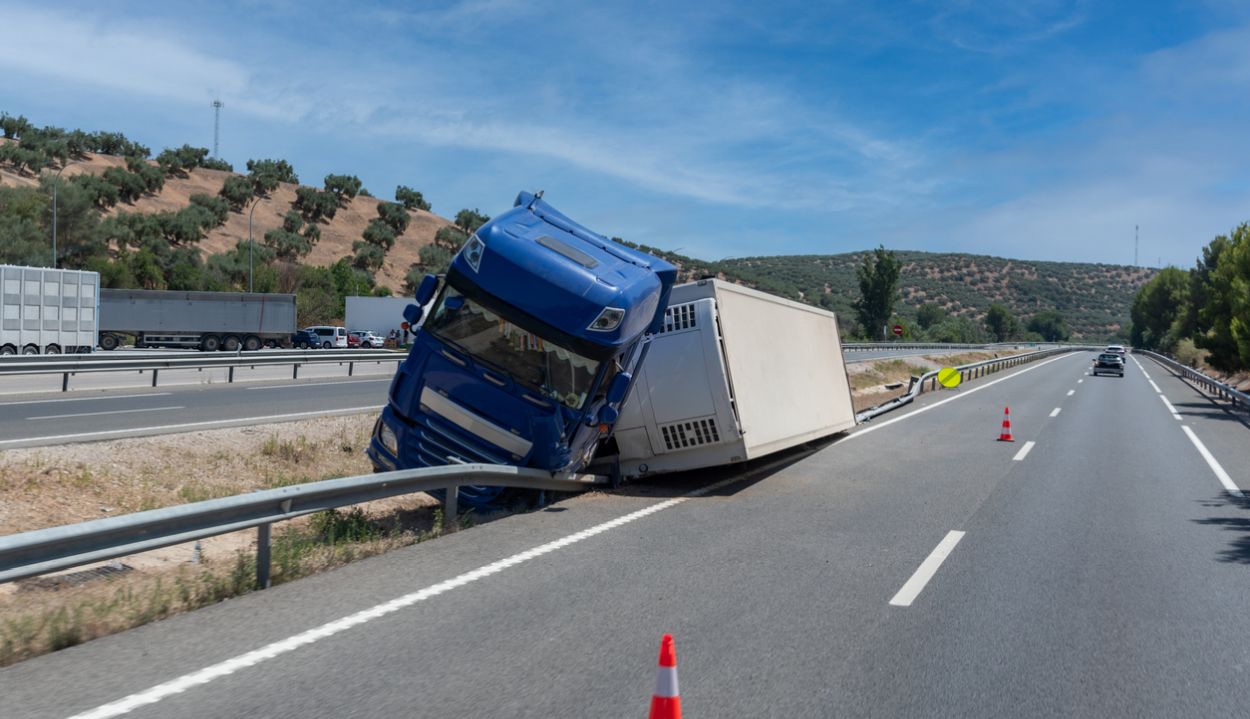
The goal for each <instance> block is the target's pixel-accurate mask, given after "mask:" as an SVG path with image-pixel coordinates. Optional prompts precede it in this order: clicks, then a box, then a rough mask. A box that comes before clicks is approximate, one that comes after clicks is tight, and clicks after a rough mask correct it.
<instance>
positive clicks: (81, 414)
mask: <svg viewBox="0 0 1250 719" xmlns="http://www.w3.org/2000/svg"><path fill="white" fill-rule="evenodd" d="M167 409H186V407H145V408H143V409H114V410H109V411H108V412H75V413H74V414H45V415H40V416H38V417H27V418H26V419H28V420H31V419H67V418H69V417H99V416H100V415H102V414H134V413H135V412H162V411H164V410H167Z"/></svg>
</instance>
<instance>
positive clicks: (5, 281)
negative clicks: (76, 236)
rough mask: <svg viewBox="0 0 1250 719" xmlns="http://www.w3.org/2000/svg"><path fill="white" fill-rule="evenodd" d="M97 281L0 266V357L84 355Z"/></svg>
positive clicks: (90, 339)
mask: <svg viewBox="0 0 1250 719" xmlns="http://www.w3.org/2000/svg"><path fill="white" fill-rule="evenodd" d="M99 287H100V275H99V274H98V273H96V272H82V271H78V270H57V269H51V268H45V267H16V266H13V265H0V355H13V354H25V355H37V354H63V353H64V354H74V353H79V352H90V351H91V350H92V349H93V348H94V347H95V343H96V322H97V319H98V317H97V307H96V305H97V302H98V298H99V293H98V290H99Z"/></svg>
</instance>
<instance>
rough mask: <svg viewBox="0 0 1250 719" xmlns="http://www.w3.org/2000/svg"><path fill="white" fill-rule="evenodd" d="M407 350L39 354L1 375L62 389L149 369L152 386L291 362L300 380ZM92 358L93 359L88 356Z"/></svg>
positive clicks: (6, 366) (14, 362) (15, 360)
mask: <svg viewBox="0 0 1250 719" xmlns="http://www.w3.org/2000/svg"><path fill="white" fill-rule="evenodd" d="M407 356H408V355H407V353H406V352H393V351H391V350H343V351H334V350H305V351H302V352H284V353H280V354H279V353H248V354H243V353H235V354H227V355H210V356H191V357H188V356H179V357H120V358H114V357H108V358H106V359H95V358H94V356H93V355H60V356H58V358H57V359H48V355H40V356H29V355H28V356H20V355H19V356H8V357H5V358H3V360H0V377H2V376H6V375H39V374H59V375H61V391H62V392H67V391H69V378H70V377H71V376H73V375H76V374H84V373H91V372H124V371H132V372H133V371H138V372H140V373H143V372H148V371H150V372H151V373H152V386H153V387H155V386H157V384H156V383H157V377H158V376H159V373H160V371H161V370H178V369H226V370H227V375H226V381H227V382H234V371H235V370H236V369H238V368H240V367H248V368H251V369H255V368H256V367H266V366H275V365H291V366H292V367H293V369H292V373H291V377H292V379H299V368H300V366H302V365H306V364H335V363H337V364H339V365H344V364H346V365H347V375H348V376H349V377H350V376H352V374H353V373H354V372H355V367H356V365H357V364H362V363H368V362H375V363H378V364H380V363H382V362H403V361H404V359H405V358H407ZM88 357H92V359H87V358H88Z"/></svg>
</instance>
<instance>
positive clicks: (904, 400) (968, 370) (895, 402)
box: [855, 345, 1099, 422]
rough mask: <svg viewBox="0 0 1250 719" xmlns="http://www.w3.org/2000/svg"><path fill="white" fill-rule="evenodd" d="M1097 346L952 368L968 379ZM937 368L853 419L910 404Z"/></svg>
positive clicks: (930, 384) (930, 385)
mask: <svg viewBox="0 0 1250 719" xmlns="http://www.w3.org/2000/svg"><path fill="white" fill-rule="evenodd" d="M1097 349H1099V348H1098V347H1094V346H1092V345H1067V346H1063V347H1054V348H1052V349H1048V350H1041V351H1038V352H1029V353H1027V354H1022V355H1012V356H1010V357H999V358H997V359H991V360H983V361H981V362H973V363H971V364H966V365H960V366H958V367H955V368H954V369H956V370H957V371H958V372H959V378H960V381H964V380H970V379H977V378H978V377H984V376H985V375H987V374H991V373H993V372H997V371H998V370H1000V369H1007V368H1010V367H1016V366H1018V365H1022V364H1026V363H1028V362H1033V361H1035V360H1039V359H1042V358H1043V357H1050V356H1052V355H1057V354H1063V353H1064V352H1075V351H1080V350H1097ZM939 371H940V370H933V371H932V372H927V373H925V374H924V375H922V376H920V377H912V378H911V387H909V388H908V390H907V393H906V394H904V395H903V396H901V397H896V398H894V399H892V400H890V401H889V402H886V403H884V404H879V405H877V406H876V407H873V408H872V409H867V410H864V411H863V412H860V413H859V414H857V415H855V421H856V422H866V421H868V420H870V419H872V418H873V417H877V416H879V415H883V414H885V413H886V412H890V411H892V410H896V409H898V408H899V407H902V406H903V405H906V404H910V403H911V401H912V400H914V399H916V397H918V396H920V393H921V392H926V391H932V390H935V389H937V388H938V386H939V385H938V379H937V376H938V372H939Z"/></svg>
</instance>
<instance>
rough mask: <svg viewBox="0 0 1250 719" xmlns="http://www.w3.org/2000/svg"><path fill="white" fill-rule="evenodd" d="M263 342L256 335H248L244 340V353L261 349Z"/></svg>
mask: <svg viewBox="0 0 1250 719" xmlns="http://www.w3.org/2000/svg"><path fill="white" fill-rule="evenodd" d="M260 345H261V341H260V338H259V337H257V336H256V335H248V336H247V337H244V338H243V351H244V352H255V351H256V350H259V349H260Z"/></svg>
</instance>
